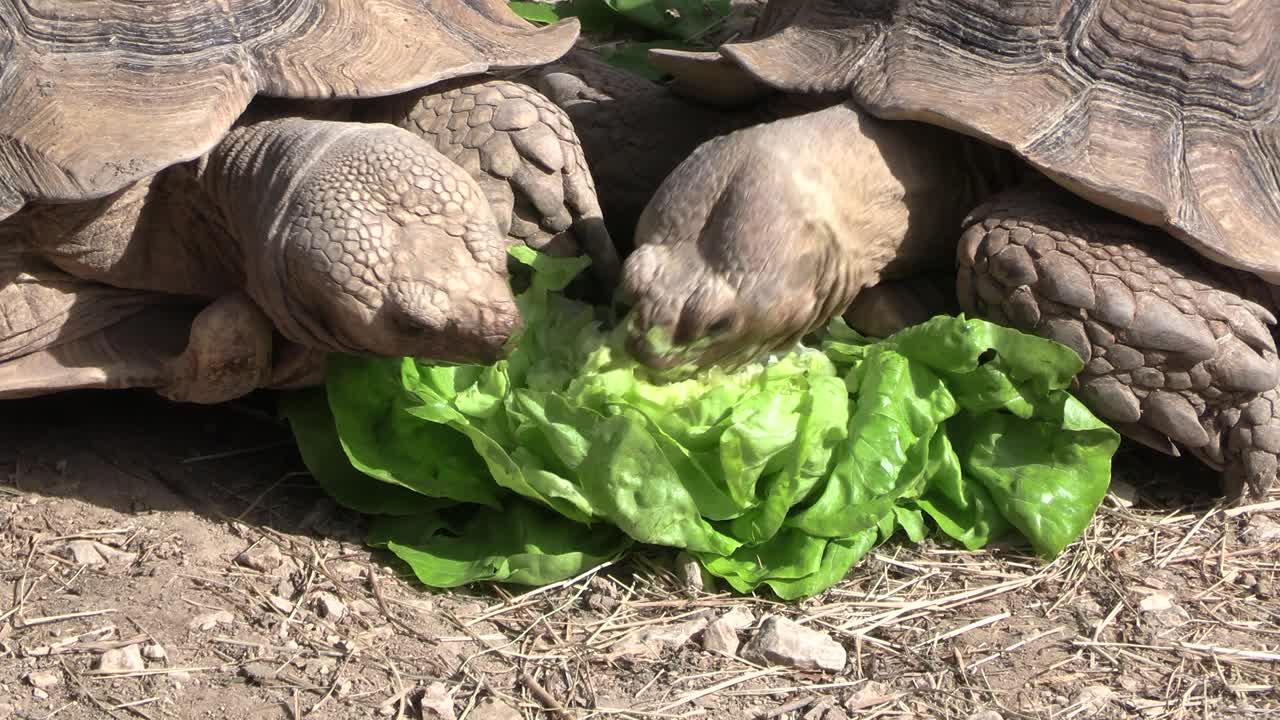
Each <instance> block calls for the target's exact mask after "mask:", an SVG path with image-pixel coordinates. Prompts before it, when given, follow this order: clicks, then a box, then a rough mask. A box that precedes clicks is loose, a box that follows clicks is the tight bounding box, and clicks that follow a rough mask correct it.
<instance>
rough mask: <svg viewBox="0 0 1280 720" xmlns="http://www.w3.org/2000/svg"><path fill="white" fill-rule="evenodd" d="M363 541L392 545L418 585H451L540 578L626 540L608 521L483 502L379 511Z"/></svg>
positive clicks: (596, 560)
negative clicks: (590, 523) (390, 513)
mask: <svg viewBox="0 0 1280 720" xmlns="http://www.w3.org/2000/svg"><path fill="white" fill-rule="evenodd" d="M368 542H369V544H370V545H373V546H374V547H383V548H386V549H388V550H390V551H391V552H392V553H394V554H395V555H396V556H397V557H399V558H400V559H401V560H403V561H404V562H405V563H406V564H407V565H408V566H409V567H410V568H411V569H412V570H413V572H414V575H416V576H417V578H418V580H419V581H420V582H422V583H423V584H424V585H428V586H431V587H438V588H448V587H457V586H459V585H466V584H468V583H473V582H477V581H480V580H496V581H500V582H509V583H515V584H518V585H546V584H548V583H553V582H559V581H561V580H565V579H568V578H571V577H574V576H576V575H579V574H581V573H583V572H586V571H587V570H590V569H591V568H593V567H597V566H599V565H601V564H602V563H605V562H608V561H610V560H613V559H615V558H617V557H618V556H619V555H621V554H622V553H623V552H624V551H625V550H626V549H627V548H628V547H630V546H631V544H632V540H631V538H629V537H627V536H626V535H625V534H623V533H621V532H618V531H617V530H615V529H613V528H609V527H587V526H585V525H579V524H577V523H572V522H565V520H564V518H563V517H561V516H559V515H556V514H555V513H553V512H550V511H548V510H544V509H542V508H539V507H538V506H536V505H533V504H532V503H527V502H521V501H518V500H517V501H515V502H512V503H510V504H508V506H507V507H505V508H503V509H502V510H494V509H491V508H487V507H481V506H468V507H466V508H454V509H451V510H449V511H447V512H430V513H422V514H418V515H409V516H400V517H385V518H382V519H381V520H379V521H378V522H377V523H376V524H375V525H374V526H373V528H372V529H371V530H370V531H369V538H368Z"/></svg>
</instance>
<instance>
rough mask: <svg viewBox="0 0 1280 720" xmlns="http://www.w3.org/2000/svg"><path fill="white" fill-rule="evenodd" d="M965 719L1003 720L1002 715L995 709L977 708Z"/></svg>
mask: <svg viewBox="0 0 1280 720" xmlns="http://www.w3.org/2000/svg"><path fill="white" fill-rule="evenodd" d="M965 720H1004V716H1003V715H1001V714H1000V713H998V712H996V711H995V710H979V711H978V712H976V713H974V714H972V715H970V716H969V717H967V718H965Z"/></svg>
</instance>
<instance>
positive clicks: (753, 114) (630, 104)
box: [537, 48, 779, 254]
mask: <svg viewBox="0 0 1280 720" xmlns="http://www.w3.org/2000/svg"><path fill="white" fill-rule="evenodd" d="M537 86H538V90H539V91H541V92H542V94H543V95H545V96H546V97H547V98H548V99H550V100H551V101H552V102H554V103H555V104H556V105H558V106H560V107H561V108H562V109H563V110H564V111H565V113H566V114H567V115H568V116H569V119H570V120H571V121H573V127H574V129H575V131H576V132H577V135H578V138H579V139H581V141H582V148H583V151H584V153H585V155H586V158H587V164H588V165H589V166H590V168H591V174H592V176H593V177H594V178H595V181H596V187H597V189H598V192H599V199H600V206H601V208H603V210H604V217H605V222H606V223H607V224H608V226H609V230H610V233H611V234H612V235H613V238H614V241H615V242H616V243H619V244H620V247H629V246H630V240H631V235H632V233H633V232H635V227H636V222H637V221H638V220H639V219H640V213H641V212H642V211H643V210H644V206H645V205H646V204H647V203H648V202H649V198H651V197H653V193H654V191H655V190H657V189H658V186H659V185H660V184H662V180H663V178H665V177H666V176H667V175H669V174H670V173H671V171H672V170H674V169H675V167H676V166H677V165H679V164H680V162H681V161H682V160H684V159H685V158H687V157H689V154H690V153H692V152H693V151H694V149H695V148H697V147H698V145H701V144H702V143H703V142H706V141H707V140H710V139H711V138H713V137H716V136H719V135H724V134H726V133H729V132H732V131H733V130H737V129H739V128H744V127H747V126H748V125H754V124H757V123H760V122H766V121H769V120H776V119H777V118H778V117H779V116H778V115H776V114H774V113H772V112H770V108H769V107H767V106H764V105H760V106H755V107H751V108H749V109H746V110H721V109H718V108H714V107H709V106H707V105H702V104H699V103H695V102H691V101H689V100H685V99H683V98H681V97H679V96H677V95H676V94H674V93H672V92H671V90H670V89H669V88H668V87H667V86H666V85H660V84H658V83H656V82H653V81H651V80H649V79H647V78H644V77H641V76H640V75H637V74H635V73H633V72H629V71H627V70H622V69H621V68H618V67H616V66H614V65H610V64H609V63H608V62H605V61H604V60H602V59H601V58H600V57H599V56H598V55H597V54H596V53H594V52H592V51H590V50H586V49H582V48H577V49H575V50H573V51H572V52H570V53H569V54H568V55H566V56H565V57H563V58H561V59H560V60H559V61H557V62H555V63H552V64H551V65H548V66H546V67H544V68H541V70H540V74H539V77H538V81H537ZM622 254H626V253H625V252H623V253H622Z"/></svg>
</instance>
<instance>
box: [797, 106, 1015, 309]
mask: <svg viewBox="0 0 1280 720" xmlns="http://www.w3.org/2000/svg"><path fill="white" fill-rule="evenodd" d="M782 122H803V123H809V124H811V125H812V127H810V128H807V129H806V130H807V131H806V132H805V133H804V134H803V137H808V138H810V140H811V141H810V143H809V147H808V148H807V149H802V150H801V152H802V153H804V154H808V155H809V156H810V158H811V162H810V163H809V164H810V165H811V166H813V167H814V168H817V170H815V171H814V172H818V173H821V174H822V175H823V178H822V180H821V187H823V188H825V189H826V190H825V193H826V194H827V195H829V196H830V200H823V199H817V200H815V202H829V203H831V207H830V208H828V210H827V212H828V213H829V217H833V218H834V222H833V223H832V225H833V227H834V229H835V234H836V240H837V242H838V243H839V244H840V246H841V247H842V249H843V252H845V253H846V257H847V258H848V262H849V263H850V267H851V272H852V273H853V281H854V282H855V283H856V284H858V285H859V287H867V286H870V285H874V284H876V283H877V282H879V281H880V279H881V278H885V277H902V276H905V275H914V274H917V273H920V272H926V271H929V270H940V269H944V268H949V267H951V266H952V265H953V264H954V260H955V246H956V242H957V240H958V238H959V236H960V230H961V223H962V221H963V220H964V218H965V216H966V215H967V214H968V213H969V211H970V210H972V209H973V208H974V207H975V206H976V205H978V204H980V203H981V202H982V201H983V200H984V199H985V198H986V197H987V196H989V195H990V194H992V193H994V192H996V191H998V190H1000V189H1001V188H1003V187H1005V186H1006V185H1007V184H1009V183H1010V182H1012V181H1013V179H1014V178H1015V177H1016V174H1015V173H1016V171H1015V169H1014V167H1015V166H1014V164H1013V163H1012V162H1010V161H1009V159H1008V158H1007V157H1004V156H1002V154H1001V151H999V150H996V149H994V148H991V147H989V146H986V145H985V144H982V143H980V142H978V141H976V140H973V139H971V138H967V137H965V136H963V135H960V134H958V133H954V132H952V131H949V130H946V129H943V128H940V127H937V126H934V125H929V124H926V123H922V122H916V121H910V120H881V119H879V118H876V117H874V116H872V115H871V114H870V113H867V112H866V111H864V110H862V109H860V108H859V107H858V106H857V105H856V104H854V103H853V102H852V101H849V102H846V103H843V104H840V105H836V106H833V107H830V108H827V109H825V110H821V111H818V112H815V113H809V114H807V115H805V116H802V117H798V118H794V119H790V120H784V121H782Z"/></svg>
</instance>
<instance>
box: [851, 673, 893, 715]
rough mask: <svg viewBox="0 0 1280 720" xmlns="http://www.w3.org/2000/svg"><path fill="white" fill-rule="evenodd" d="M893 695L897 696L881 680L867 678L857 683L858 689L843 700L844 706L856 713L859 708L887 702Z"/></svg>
mask: <svg viewBox="0 0 1280 720" xmlns="http://www.w3.org/2000/svg"><path fill="white" fill-rule="evenodd" d="M895 697H897V696H896V695H895V694H894V692H893V688H891V687H889V686H888V685H886V684H884V683H882V682H876V681H875V680H868V681H866V682H864V683H862V684H861V685H859V686H858V689H857V690H854V691H853V694H851V695H850V696H849V699H848V700H845V701H844V707H845V709H846V710H848V711H849V712H851V713H854V714H855V715H856V714H857V713H858V711H859V710H863V709H865V708H869V707H873V706H876V705H879V704H881V703H887V702H889V701H890V700H892V699H894V698H895Z"/></svg>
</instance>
